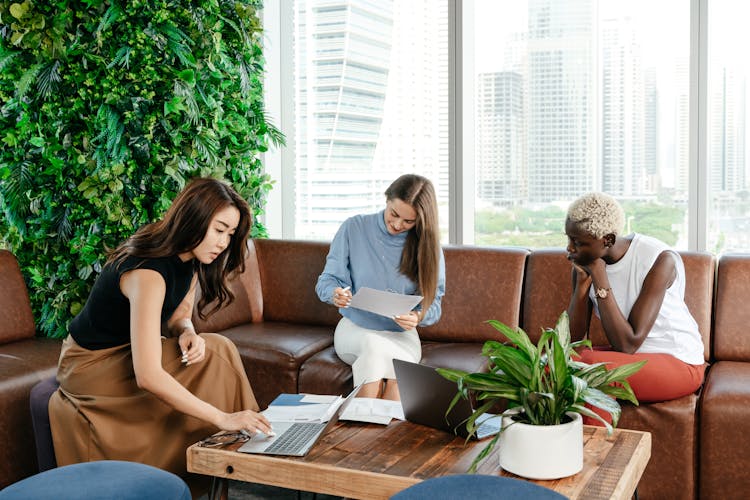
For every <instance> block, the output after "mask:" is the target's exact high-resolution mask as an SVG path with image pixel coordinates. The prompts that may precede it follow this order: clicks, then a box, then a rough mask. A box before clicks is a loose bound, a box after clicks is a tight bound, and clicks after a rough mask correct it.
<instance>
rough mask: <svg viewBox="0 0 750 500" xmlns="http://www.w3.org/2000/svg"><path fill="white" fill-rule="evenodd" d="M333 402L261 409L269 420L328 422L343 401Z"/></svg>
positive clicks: (272, 406)
mask: <svg viewBox="0 0 750 500" xmlns="http://www.w3.org/2000/svg"><path fill="white" fill-rule="evenodd" d="M338 399H339V401H336V402H334V403H320V404H302V405H279V406H277V405H271V406H269V407H268V408H266V409H265V410H263V412H262V413H263V415H265V417H266V418H267V419H268V420H269V421H271V422H328V420H330V419H331V416H333V414H334V413H335V412H336V410H337V409H338V407H339V405H341V403H342V402H343V401H344V399H343V398H341V397H338Z"/></svg>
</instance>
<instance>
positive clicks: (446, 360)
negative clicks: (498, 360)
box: [421, 342, 487, 373]
mask: <svg viewBox="0 0 750 500" xmlns="http://www.w3.org/2000/svg"><path fill="white" fill-rule="evenodd" d="M483 344H484V343H483V342H462V343H461V342H422V361H421V363H422V364H423V365H427V366H432V367H435V368H453V369H455V370H464V371H467V372H471V373H475V372H486V371H487V358H485V357H484V356H482V345H483Z"/></svg>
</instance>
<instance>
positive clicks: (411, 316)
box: [393, 311, 419, 330]
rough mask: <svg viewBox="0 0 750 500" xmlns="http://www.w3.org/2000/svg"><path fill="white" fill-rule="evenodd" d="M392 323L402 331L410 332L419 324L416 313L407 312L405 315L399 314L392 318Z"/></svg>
mask: <svg viewBox="0 0 750 500" xmlns="http://www.w3.org/2000/svg"><path fill="white" fill-rule="evenodd" d="M393 321H395V322H396V324H397V325H398V326H400V327H401V328H403V329H404V330H411V329H412V328H416V327H417V325H418V324H419V313H418V312H417V311H409V312H408V313H406V314H399V315H398V316H394V317H393Z"/></svg>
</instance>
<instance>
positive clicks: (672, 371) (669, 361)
mask: <svg viewBox="0 0 750 500" xmlns="http://www.w3.org/2000/svg"><path fill="white" fill-rule="evenodd" d="M579 354H580V355H581V358H582V361H583V362H584V363H589V364H593V363H602V362H603V363H607V368H608V369H610V370H611V369H612V368H615V367H618V366H622V365H626V364H628V363H636V362H638V361H643V360H646V364H645V365H643V367H642V368H641V369H640V370H638V371H637V372H636V373H635V374H633V375H631V376H630V377H629V378H628V383H629V384H630V387H631V388H632V389H633V393H635V397H636V398H637V399H638V402H639V403H656V402H659V401H669V400H671V399H677V398H681V397H682V396H687V395H688V394H692V393H694V392H695V391H697V390H698V388H699V387H700V386H701V384H703V375H704V372H705V370H706V365H705V364H703V365H690V364H688V363H685V362H683V361H680V360H679V359H677V358H675V357H674V356H672V355H670V354H646V353H644V354H639V353H636V354H626V353H624V352H618V351H612V350H598V349H595V350H591V349H583V350H582V351H581V352H580V353H579ZM592 409H593V410H594V411H596V413H598V414H599V415H601V416H602V417H604V418H605V420H607V421H608V422H611V418H610V416H609V414H608V413H607V412H601V411H598V410H597V409H596V408H592ZM583 423H584V424H589V425H601V423H599V422H598V421H597V420H595V419H592V418H590V417H584V421H583Z"/></svg>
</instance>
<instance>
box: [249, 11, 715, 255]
mask: <svg viewBox="0 0 750 500" xmlns="http://www.w3.org/2000/svg"><path fill="white" fill-rule="evenodd" d="M447 1H448V16H449V20H448V37H449V40H448V43H449V48H448V52H449V59H448V71H449V75H448V85H449V101H448V102H449V111H448V116H449V134H448V137H449V144H448V150H449V160H448V161H449V164H448V179H449V207H450V210H449V221H448V238H449V243H450V244H454V245H462V244H473V243H474V215H475V214H474V183H475V172H474V145H473V141H474V113H473V100H474V98H473V94H474V81H473V79H472V78H465V76H466V75H471V74H473V72H472V71H470V70H471V69H472V68H471V66H472V64H473V61H472V57H470V54H471V53H472V50H473V46H472V44H473V37H471V36H466V37H465V36H463V35H464V34H465V33H466V34H469V33H471V32H472V31H471V29H470V26H468V23H469V22H470V20H471V19H473V8H474V2H473V0H447ZM710 1H711V0H690V28H689V29H690V60H689V64H690V71H689V75H690V76H689V80H690V81H689V123H688V137H689V138H688V141H689V145H688V148H689V156H688V163H689V164H688V172H689V179H688V207H687V210H688V227H687V231H688V234H687V241H688V250H690V251H706V248H707V239H708V238H707V232H708V211H709V206H708V196H709V195H708V172H707V171H708V168H707V153H706V148H707V130H706V127H707V116H708V95H707V83H708V75H707V68H708V64H707V61H708V60H707V57H708V56H707V54H708V41H707V28H708V8H709V5H708V4H709V2H710ZM261 16H262V22H263V26H264V42H265V49H264V55H265V59H266V70H267V71H266V75H265V80H264V86H265V96H266V101H265V102H266V112H267V113H268V115H269V117H270V119H271V121H272V122H273V123H275V124H276V125H277V126H278V127H279V128H280V129H281V130H282V131H283V132H284V134H285V135H286V137H287V145H286V146H284V147H282V148H276V149H272V150H269V151H268V152H267V153H265V155H264V158H263V163H264V165H265V170H266V173H268V174H269V175H270V176H271V178H272V179H273V180H274V181H275V184H274V189H272V190H271V192H270V193H269V195H268V198H267V203H266V210H265V214H264V215H263V216H262V220H263V223H264V224H265V226H266V228H267V229H268V234H269V236H270V237H272V238H279V239H293V238H294V234H295V231H294V229H295V228H294V211H295V192H294V190H295V179H294V176H295V165H294V161H295V150H294V149H295V144H294V142H295V141H294V138H295V135H296V130H295V119H294V105H293V103H294V88H293V87H294V68H292V67H291V64H288V62H289V61H293V60H294V59H293V52H292V51H293V46H292V36H293V29H294V27H293V0H275V1H272V2H265V6H264V9H263V11H262V12H261ZM284 62H287V64H284ZM289 104H291V105H289Z"/></svg>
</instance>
